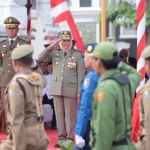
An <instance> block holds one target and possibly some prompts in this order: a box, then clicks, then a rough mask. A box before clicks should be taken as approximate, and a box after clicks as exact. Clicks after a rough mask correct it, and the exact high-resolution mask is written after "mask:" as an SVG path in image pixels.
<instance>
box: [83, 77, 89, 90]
mask: <svg viewBox="0 0 150 150" xmlns="http://www.w3.org/2000/svg"><path fill="white" fill-rule="evenodd" d="M89 85H90V79H88V78H87V79H85V80H84V88H86V89H87V88H88V87H89Z"/></svg>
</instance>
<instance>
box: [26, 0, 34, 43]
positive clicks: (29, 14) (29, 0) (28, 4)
mask: <svg viewBox="0 0 150 150" xmlns="http://www.w3.org/2000/svg"><path fill="white" fill-rule="evenodd" d="M25 6H26V8H27V41H28V43H29V44H31V7H32V3H31V0H27V4H26V5H25Z"/></svg>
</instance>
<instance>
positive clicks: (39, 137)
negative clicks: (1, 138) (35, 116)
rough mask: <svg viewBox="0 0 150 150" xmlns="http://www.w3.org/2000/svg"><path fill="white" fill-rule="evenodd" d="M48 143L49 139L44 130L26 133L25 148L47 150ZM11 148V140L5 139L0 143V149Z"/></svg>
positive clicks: (10, 149) (27, 149)
mask: <svg viewBox="0 0 150 150" xmlns="http://www.w3.org/2000/svg"><path fill="white" fill-rule="evenodd" d="M20 134H21V133H20ZM48 143H49V141H48V139H47V136H46V134H45V131H34V132H28V133H27V138H26V144H27V146H26V150H47V148H48ZM12 149H13V141H12V140H9V139H7V140H6V141H5V142H4V143H2V144H1V145H0V150H12ZM18 149H19V148H18ZM20 150H21V147H20Z"/></svg>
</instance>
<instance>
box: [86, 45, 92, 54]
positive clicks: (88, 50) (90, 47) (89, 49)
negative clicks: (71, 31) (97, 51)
mask: <svg viewBox="0 0 150 150" xmlns="http://www.w3.org/2000/svg"><path fill="white" fill-rule="evenodd" d="M92 50H93V48H92V46H91V45H89V46H88V47H87V52H88V53H91V52H92Z"/></svg>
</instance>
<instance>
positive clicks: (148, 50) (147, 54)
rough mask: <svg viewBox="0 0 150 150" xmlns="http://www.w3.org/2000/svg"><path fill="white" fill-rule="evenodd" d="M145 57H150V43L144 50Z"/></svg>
mask: <svg viewBox="0 0 150 150" xmlns="http://www.w3.org/2000/svg"><path fill="white" fill-rule="evenodd" d="M142 57H143V58H150V45H149V46H147V47H146V48H145V49H144V50H143V52H142Z"/></svg>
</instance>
